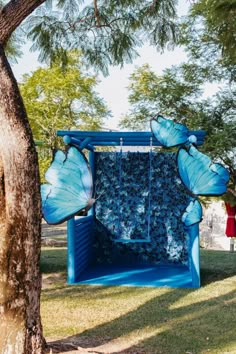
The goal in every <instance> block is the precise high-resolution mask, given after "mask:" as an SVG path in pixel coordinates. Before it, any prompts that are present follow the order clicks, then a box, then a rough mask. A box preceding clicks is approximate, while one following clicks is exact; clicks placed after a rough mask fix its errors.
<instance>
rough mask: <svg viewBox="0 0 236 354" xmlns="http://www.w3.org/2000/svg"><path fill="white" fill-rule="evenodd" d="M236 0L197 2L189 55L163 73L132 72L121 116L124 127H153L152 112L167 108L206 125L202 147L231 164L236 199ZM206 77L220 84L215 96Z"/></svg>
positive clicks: (189, 26)
mask: <svg viewBox="0 0 236 354" xmlns="http://www.w3.org/2000/svg"><path fill="white" fill-rule="evenodd" d="M219 3H220V4H219ZM234 4H235V2H234V1H220V2H216V1H199V2H197V3H195V4H193V5H192V7H191V8H190V12H189V15H188V17H187V18H186V19H185V21H184V22H183V23H182V32H181V36H180V39H179V40H180V43H181V45H183V46H184V48H185V50H186V51H187V54H188V58H189V59H188V61H187V62H186V63H182V64H181V65H179V66H172V67H171V68H168V69H165V70H164V71H163V73H162V74H161V75H158V74H156V73H155V72H154V71H153V70H152V69H151V68H150V67H149V66H148V65H143V66H142V67H140V68H137V69H136V70H135V71H134V73H133V74H132V75H131V77H130V85H129V101H130V103H131V109H130V112H129V113H128V114H127V115H126V116H124V117H123V118H122V120H121V126H122V127H124V128H129V129H134V130H136V129H147V127H148V125H149V120H150V118H151V117H152V116H154V115H156V114H157V113H158V112H161V113H162V114H164V115H166V116H170V117H172V118H173V119H175V120H176V121H179V122H181V123H184V124H186V125H187V126H188V127H189V128H192V129H204V130H206V131H207V138H206V142H205V144H204V146H203V147H202V149H203V150H204V151H205V152H207V153H208V154H210V155H211V157H212V158H214V159H215V160H217V161H221V162H222V163H223V164H224V165H226V166H227V167H228V169H229V171H230V173H231V183H230V185H229V186H230V187H231V190H232V191H233V193H231V192H229V193H227V195H226V198H227V199H228V200H231V202H232V203H236V199H235V197H234V196H233V194H234V192H235V189H236V161H235V152H236V118H235V116H236V105H235V100H236V86H235V81H236V76H235V65H234V64H235V56H234V55H235V50H236V47H235V46H234V41H235V33H236V31H235V28H234V25H235V21H233V22H234V24H233V23H231V22H230V23H229V24H227V26H226V25H225V26H224V25H223V23H224V22H227V18H228V12H227V11H228V10H229V9H230V11H229V13H230V14H232V12H233V11H235V6H234ZM218 5H219V6H218ZM214 6H215V7H214ZM218 7H219V8H223V9H224V11H225V12H227V16H226V17H225V18H223V17H222V16H220V17H217V13H218ZM204 9H205V10H207V11H205V12H204ZM213 24H215V25H213ZM229 26H231V27H230V28H231V29H232V31H233V32H230V34H228V32H227V31H228V29H229ZM229 36H231V37H234V38H232V39H231V40H230V39H229V38H228V37H229ZM233 47H234V48H233ZM206 82H209V83H215V84H217V85H218V87H219V89H218V91H217V92H216V93H215V94H214V95H213V96H212V97H208V98H205V97H204V95H203V94H204V84H205V83H206Z"/></svg>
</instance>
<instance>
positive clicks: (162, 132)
mask: <svg viewBox="0 0 236 354" xmlns="http://www.w3.org/2000/svg"><path fill="white" fill-rule="evenodd" d="M151 130H152V132H153V134H154V136H155V138H156V139H157V140H158V141H159V142H160V143H161V145H163V146H166V147H172V146H177V145H181V144H184V143H186V142H187V141H188V138H189V130H188V128H187V127H185V126H184V125H183V124H180V123H175V122H173V121H172V120H170V119H166V118H164V117H162V116H161V115H158V116H157V117H155V118H152V119H151Z"/></svg>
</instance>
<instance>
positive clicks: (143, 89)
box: [121, 64, 202, 130]
mask: <svg viewBox="0 0 236 354" xmlns="http://www.w3.org/2000/svg"><path fill="white" fill-rule="evenodd" d="M194 70H195V68H194V67H193V68H191V67H190V66H189V65H187V64H184V65H183V66H182V67H172V68H171V69H166V70H164V71H163V75H157V74H155V72H153V71H152V70H151V68H150V67H149V65H143V66H142V67H140V68H138V69H137V70H136V71H135V72H134V73H133V74H132V75H131V77H130V85H129V91H130V94H129V102H130V103H131V104H132V110H131V114H130V115H127V116H125V117H123V119H122V120H121V126H122V127H125V128H129V129H134V130H137V129H141V130H142V129H147V127H148V125H149V120H150V118H151V117H152V116H154V115H156V114H157V112H162V113H163V114H165V115H168V116H171V115H172V114H174V116H175V118H176V119H177V120H179V121H181V122H183V123H184V122H185V121H187V120H188V117H191V116H192V114H193V113H194V112H195V107H194V104H193V102H195V101H196V100H197V98H198V97H199V96H200V94H201V93H202V88H201V87H200V86H199V84H200V83H201V80H199V79H198V77H196V78H195V80H193V75H194Z"/></svg>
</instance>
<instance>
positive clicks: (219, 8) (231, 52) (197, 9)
mask: <svg viewBox="0 0 236 354" xmlns="http://www.w3.org/2000/svg"><path fill="white" fill-rule="evenodd" d="M192 16H193V18H194V19H195V22H196V21H198V20H199V19H201V20H202V21H203V23H204V29H205V33H204V34H203V39H204V37H205V42H206V40H208V41H211V42H212V43H214V44H215V45H216V46H218V47H219V49H220V50H221V54H222V58H224V59H226V60H227V61H228V62H231V63H232V64H235V63H236V36H235V33H236V21H235V18H236V0H220V1H219V0H201V1H198V2H197V3H196V4H195V5H194V6H193V8H192Z"/></svg>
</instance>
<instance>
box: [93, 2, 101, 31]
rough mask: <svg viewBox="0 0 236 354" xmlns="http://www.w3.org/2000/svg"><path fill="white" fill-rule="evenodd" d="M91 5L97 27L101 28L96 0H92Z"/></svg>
mask: <svg viewBox="0 0 236 354" xmlns="http://www.w3.org/2000/svg"><path fill="white" fill-rule="evenodd" d="M93 4H94V15H95V18H96V20H97V27H100V26H101V22H100V14H99V11H98V4H97V0H93Z"/></svg>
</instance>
